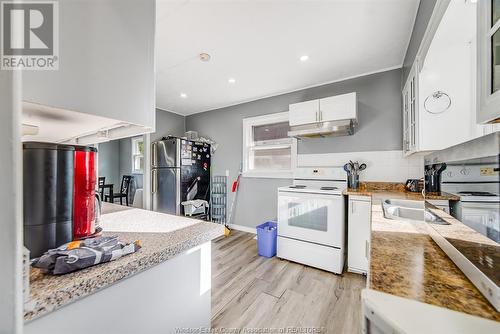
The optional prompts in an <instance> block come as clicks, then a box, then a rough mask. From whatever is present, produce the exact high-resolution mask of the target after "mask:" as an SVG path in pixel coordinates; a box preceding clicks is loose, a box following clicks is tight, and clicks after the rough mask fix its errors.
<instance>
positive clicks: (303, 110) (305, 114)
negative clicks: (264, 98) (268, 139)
mask: <svg viewBox="0 0 500 334" xmlns="http://www.w3.org/2000/svg"><path fill="white" fill-rule="evenodd" d="M289 108H290V109H289V113H290V115H289V117H290V126H296V125H303V124H311V123H316V122H318V121H319V100H311V101H305V102H300V103H294V104H290V107H289Z"/></svg>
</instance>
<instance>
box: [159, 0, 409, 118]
mask: <svg viewBox="0 0 500 334" xmlns="http://www.w3.org/2000/svg"><path fill="white" fill-rule="evenodd" d="M418 3H419V1H418V0H343V1H342V0H330V1H308V0H295V1H294V0H268V1H236V0H232V1H230V0H219V1H216V0H192V1H189V0H184V1H181V0H157V31H156V38H157V40H156V52H157V54H156V71H157V78H156V81H157V87H156V104H157V107H158V108H161V109H164V110H169V111H173V112H175V113H178V114H183V115H189V114H193V113H197V112H203V111H207V110H211V109H216V108H220V107H225V106H229V105H234V104H238V103H242V102H246V101H251V100H255V99H258V98H262V97H266V96H272V95H278V94H280V93H285V92H290V91H294V90H298V89H301V88H305V87H310V86H316V85H320V84H323V83H328V82H332V81H337V80H339V79H343V78H347V77H352V76H358V75H361V74H366V73H371V72H377V71H380V70H384V69H390V68H394V67H400V66H401V64H402V62H403V58H404V55H405V53H406V48H407V46H408V42H409V39H410V35H411V31H412V28H413V23H414V20H415V15H416V12H417V8H418ZM202 52H206V53H208V54H210V55H211V60H210V61H209V62H201V61H200V60H199V58H198V55H199V54H200V53H202ZM302 55H308V56H309V60H308V61H307V62H301V61H300V60H299V57H300V56H302ZM229 78H235V79H236V83H235V84H229V83H228V79H229ZM181 93H185V94H187V98H181V97H180V94H181Z"/></svg>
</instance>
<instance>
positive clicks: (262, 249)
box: [257, 221, 278, 257]
mask: <svg viewBox="0 0 500 334" xmlns="http://www.w3.org/2000/svg"><path fill="white" fill-rule="evenodd" d="M277 237H278V224H277V223H276V222H274V221H268V222H265V223H264V224H260V225H259V226H257V248H258V250H259V255H260V256H265V257H273V256H275V255H276V239H277Z"/></svg>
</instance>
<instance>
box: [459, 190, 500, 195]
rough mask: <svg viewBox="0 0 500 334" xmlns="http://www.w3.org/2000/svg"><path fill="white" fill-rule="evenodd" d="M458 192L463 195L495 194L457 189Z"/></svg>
mask: <svg viewBox="0 0 500 334" xmlns="http://www.w3.org/2000/svg"><path fill="white" fill-rule="evenodd" d="M458 194H459V195H465V196H497V195H495V194H492V193H489V192H486V191H459V192H458Z"/></svg>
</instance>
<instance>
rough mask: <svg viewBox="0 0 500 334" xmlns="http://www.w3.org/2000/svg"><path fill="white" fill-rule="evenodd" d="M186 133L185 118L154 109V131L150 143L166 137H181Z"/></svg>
mask: <svg viewBox="0 0 500 334" xmlns="http://www.w3.org/2000/svg"><path fill="white" fill-rule="evenodd" d="M184 132H186V118H185V117H184V116H181V115H177V114H174V113H172V112H169V111H165V110H162V109H156V131H155V132H154V133H152V134H151V142H154V141H157V140H159V139H161V137H165V136H168V135H172V136H176V137H181V136H184Z"/></svg>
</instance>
